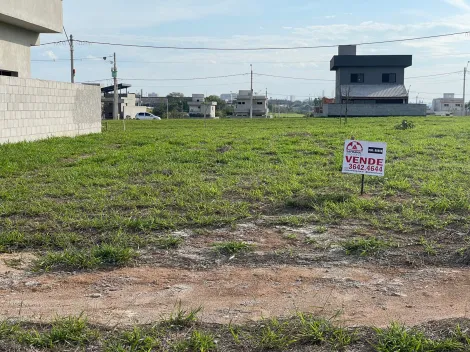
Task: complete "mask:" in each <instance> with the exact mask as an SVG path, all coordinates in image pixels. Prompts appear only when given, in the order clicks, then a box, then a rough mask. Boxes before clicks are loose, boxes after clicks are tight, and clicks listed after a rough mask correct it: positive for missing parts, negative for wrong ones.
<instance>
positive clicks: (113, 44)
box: [44, 31, 470, 51]
mask: <svg viewBox="0 0 470 352" xmlns="http://www.w3.org/2000/svg"><path fill="white" fill-rule="evenodd" d="M469 33H470V32H469V31H463V32H454V33H446V34H436V35H428V36H422V37H411V38H402V39H391V40H380V41H371V42H361V43H356V44H349V45H356V46H360V45H375V44H386V43H399V42H408V41H416V40H424V39H434V38H444V37H451V36H457V35H463V34H469ZM76 42H78V43H82V44H95V45H108V46H120V47H132V48H146V49H172V50H204V51H265V50H270V51H272V50H302V49H322V48H335V47H338V46H339V45H338V44H328V45H317V46H293V47H257V48H218V47H180V46H157V45H139V44H124V43H111V42H98V41H90V40H76ZM44 45H47V44H44Z"/></svg>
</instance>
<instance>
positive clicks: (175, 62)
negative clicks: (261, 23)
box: [31, 57, 330, 65]
mask: <svg viewBox="0 0 470 352" xmlns="http://www.w3.org/2000/svg"><path fill="white" fill-rule="evenodd" d="M31 61H34V62H57V61H69V60H68V59H55V60H54V59H36V60H31ZM75 61H93V62H102V61H103V59H102V58H89V57H85V58H79V59H75ZM120 62H121V63H138V64H183V65H186V64H208V65H249V64H250V63H253V64H272V65H276V64H316V63H325V62H330V61H329V60H324V61H253V62H250V63H248V62H240V61H226V62H223V61H222V62H210V61H209V60H206V61H138V60H122V61H120Z"/></svg>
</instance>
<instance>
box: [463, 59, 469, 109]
mask: <svg viewBox="0 0 470 352" xmlns="http://www.w3.org/2000/svg"><path fill="white" fill-rule="evenodd" d="M469 62H470V61H469ZM467 67H468V62H467ZM467 67H464V68H463V108H462V112H463V115H462V116H467V105H466V104H465V88H466V83H467V82H466V80H467Z"/></svg>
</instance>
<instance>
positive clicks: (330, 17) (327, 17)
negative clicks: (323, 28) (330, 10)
mask: <svg viewBox="0 0 470 352" xmlns="http://www.w3.org/2000/svg"><path fill="white" fill-rule="evenodd" d="M325 18H326V19H332V18H336V15H329V16H325Z"/></svg>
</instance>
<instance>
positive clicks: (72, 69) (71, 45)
mask: <svg viewBox="0 0 470 352" xmlns="http://www.w3.org/2000/svg"><path fill="white" fill-rule="evenodd" d="M73 51H74V49H73V35H72V34H70V76H71V80H70V81H71V82H72V83H75V65H74V62H73Z"/></svg>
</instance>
